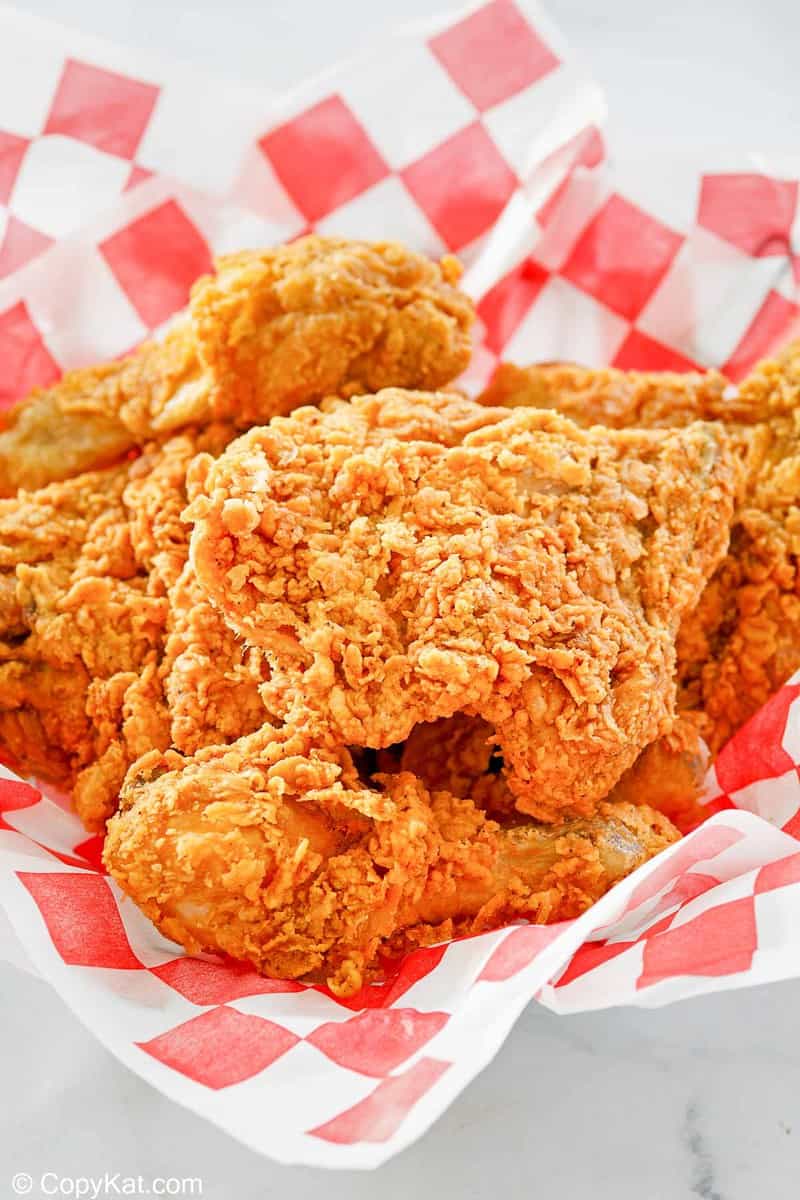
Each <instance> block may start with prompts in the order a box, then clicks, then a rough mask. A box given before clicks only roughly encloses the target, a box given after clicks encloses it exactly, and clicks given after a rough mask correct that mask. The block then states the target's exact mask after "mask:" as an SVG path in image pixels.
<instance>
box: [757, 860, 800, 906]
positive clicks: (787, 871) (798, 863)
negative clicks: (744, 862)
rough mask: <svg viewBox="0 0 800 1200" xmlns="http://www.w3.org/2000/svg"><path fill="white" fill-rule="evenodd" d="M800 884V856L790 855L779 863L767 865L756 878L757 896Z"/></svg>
mask: <svg viewBox="0 0 800 1200" xmlns="http://www.w3.org/2000/svg"><path fill="white" fill-rule="evenodd" d="M793 883H800V854H789V855H787V857H786V858H779V859H778V861H777V862H771V863H767V865H766V866H765V867H762V868H761V870H760V871H759V872H758V875H757V876H756V886H755V894H756V895H757V896H760V895H761V893H762V892H774V891H775V889H776V888H782V887H790V886H791V885H792V884H793Z"/></svg>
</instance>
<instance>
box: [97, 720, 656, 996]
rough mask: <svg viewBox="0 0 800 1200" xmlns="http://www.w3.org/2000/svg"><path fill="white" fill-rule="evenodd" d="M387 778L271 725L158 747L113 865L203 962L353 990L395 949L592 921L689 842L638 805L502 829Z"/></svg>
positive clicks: (147, 909)
mask: <svg viewBox="0 0 800 1200" xmlns="http://www.w3.org/2000/svg"><path fill="white" fill-rule="evenodd" d="M379 783H380V784H381V785H382V790H381V791H376V790H373V789H371V788H368V787H366V786H365V785H364V784H363V783H362V782H361V780H360V779H359V777H358V774H357V772H356V770H355V767H354V765H353V762H352V760H351V758H350V756H349V755H348V753H347V751H345V750H342V749H340V750H334V749H329V750H324V749H320V748H317V747H315V746H314V745H313V743H312V742H311V741H310V740H309V737H308V735H307V733H305V732H302V731H295V732H293V733H288V732H287V731H285V730H283V731H278V730H274V729H271V728H270V727H268V726H265V727H264V729H262V730H261V731H259V733H257V734H254V735H251V736H250V737H249V738H245V739H243V740H242V741H240V742H238V743H236V744H235V745H233V746H231V747H229V748H228V749H227V750H219V749H214V750H207V751H201V752H200V753H199V754H198V755H197V756H196V758H195V759H194V760H191V761H189V762H184V761H183V760H181V759H180V757H179V756H178V755H175V754H167V755H158V754H156V753H154V754H151V755H149V756H147V757H146V758H144V759H142V760H141V761H140V762H139V763H138V764H137V765H136V767H135V768H134V769H133V770H132V771H131V773H130V775H129V777H128V781H127V784H126V787H125V790H124V793H123V799H122V806H121V809H120V811H119V812H118V814H117V815H116V816H115V817H114V818H113V819H112V820H111V822H110V823H109V829H108V836H107V839H106V845H105V853H104V857H105V863H106V866H107V867H108V869H109V870H110V872H111V874H112V875H113V876H114V878H115V879H116V880H117V881H118V882H119V883H120V884H121V886H122V887H123V889H124V890H125V891H126V892H127V893H128V894H129V895H131V896H132V897H133V899H134V900H135V902H136V904H137V905H138V906H139V907H140V908H141V909H142V911H143V912H144V913H145V914H146V915H147V916H148V917H149V918H150V920H152V921H153V922H154V924H156V925H157V926H158V928H159V929H160V930H161V931H162V932H163V933H164V934H165V935H166V936H167V937H169V938H172V939H173V940H175V941H178V942H180V943H181V944H182V945H183V946H185V947H186V948H187V950H189V951H190V952H196V951H198V950H212V951H223V952H225V953H227V954H230V955H231V956H232V957H234V958H238V959H245V960H247V961H249V962H251V963H252V964H253V965H254V966H255V967H256V968H257V969H258V970H259V971H262V972H264V973H265V974H269V975H273V976H277V977H279V978H283V979H297V978H305V979H311V980H314V979H316V980H319V981H321V982H325V983H327V984H328V986H329V987H330V988H331V990H332V991H333V992H334V993H336V994H338V995H341V996H349V995H352V994H353V993H355V992H357V991H358V990H359V989H360V988H361V986H362V985H363V984H364V983H366V982H369V980H370V978H372V977H374V976H375V974H376V973H377V970H378V966H379V962H378V959H379V956H380V955H381V953H384V954H386V953H389V954H396V953H398V952H400V951H402V950H404V949H407V948H410V947H413V946H417V945H424V944H430V943H433V942H440V941H443V940H446V939H448V938H452V937H455V936H458V935H461V934H466V933H476V932H481V931H484V930H486V929H490V928H495V927H497V926H499V925H502V924H503V923H505V922H508V921H513V920H519V919H520V918H527V919H529V920H532V921H537V922H548V921H557V920H564V919H567V918H569V917H574V916H577V915H578V914H579V913H581V912H583V911H584V910H585V909H586V908H588V907H589V905H590V904H592V903H593V902H594V901H595V900H596V899H598V898H599V897H600V896H601V895H603V894H604V893H605V892H606V891H607V890H608V889H609V888H610V887H611V886H612V885H613V884H614V883H615V882H617V880H619V879H621V878H623V877H624V876H626V875H628V874H630V872H631V871H632V870H634V869H635V868H636V867H637V866H639V865H640V864H641V863H643V862H644V861H645V860H646V859H647V858H650V857H652V856H653V855H654V854H656V853H657V852H658V851H660V850H662V849H664V848H665V847H666V846H668V845H670V844H671V843H672V842H673V841H675V840H676V838H677V836H678V835H677V833H676V831H675V830H674V829H673V827H672V826H671V825H670V823H669V821H667V820H666V818H664V817H662V816H661V815H660V814H658V813H655V812H648V811H647V810H645V809H642V808H636V807H634V806H631V805H601V806H600V808H599V809H598V811H597V812H596V814H595V815H594V816H592V817H590V818H587V819H584V820H577V821H573V822H571V823H568V824H566V825H564V826H561V827H555V828H552V829H550V828H544V827H541V826H537V825H535V824H533V823H530V822H529V823H527V824H520V825H516V826H508V827H505V828H503V827H501V826H500V825H498V824H497V823H496V822H495V821H492V820H490V819H488V818H487V816H486V815H485V813H483V812H482V811H481V810H480V809H479V808H477V807H476V806H475V805H474V804H473V803H472V802H471V801H469V800H459V799H457V798H455V797H453V796H451V795H449V794H448V793H446V792H438V793H433V794H431V793H429V792H428V791H427V790H426V789H425V788H424V787H423V785H422V784H421V783H420V782H419V781H418V780H417V779H416V778H415V777H414V776H413V775H411V774H408V773H406V774H400V775H395V776H387V777H384V778H381V779H379Z"/></svg>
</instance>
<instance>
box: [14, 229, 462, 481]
mask: <svg viewBox="0 0 800 1200" xmlns="http://www.w3.org/2000/svg"><path fill="white" fill-rule="evenodd" d="M460 274H461V268H460V266H459V264H458V262H457V261H456V259H454V258H451V257H447V258H444V259H442V261H441V263H439V264H437V263H434V262H431V261H430V260H428V259H426V258H424V257H423V256H421V255H418V254H414V253H412V252H411V251H409V250H407V249H405V247H403V246H400V245H398V244H397V243H394V242H375V243H370V242H352V241H346V240H344V239H341V238H321V237H307V238H302V239H300V240H299V241H297V242H293V243H292V244H291V245H288V246H279V247H277V248H275V249H272V250H265V251H247V252H244V253H241V254H233V255H228V256H226V257H223V258H221V259H219V260H218V261H217V263H216V274H215V275H212V276H208V277H205V278H202V279H200V280H199V281H198V282H197V283H196V284H195V286H194V288H193V289H192V296H191V302H190V305H189V310H188V312H187V313H186V314H184V315H183V316H182V317H181V318H180V319H179V320H178V322H177V324H176V326H175V327H174V328H173V330H172V331H171V332H170V333H169V334H168V335H167V337H166V338H165V340H164V341H163V342H161V343H159V342H147V343H145V344H144V345H143V346H142V347H141V348H140V349H139V350H138V351H137V352H136V353H135V354H133V355H132V356H130V357H129V358H125V359H123V360H121V361H119V362H116V363H109V364H107V365H105V366H102V367H92V368H89V369H87V370H80V371H71V372H69V373H68V374H67V375H65V376H64V378H63V379H62V380H61V381H60V382H59V383H57V384H55V385H54V386H53V387H51V388H49V389H47V390H46V391H41V392H37V393H34V395H33V396H32V397H31V398H30V399H29V400H27V401H24V402H22V403H21V404H19V405H17V407H16V408H15V409H13V410H12V411H11V412H10V413H8V414H6V415H5V417H4V420H3V427H2V429H0V496H9V495H13V494H14V492H15V491H16V490H17V488H19V487H24V488H28V489H31V488H37V487H41V486H43V485H44V484H46V483H49V482H51V481H54V480H63V479H67V478H69V477H71V476H73V475H75V474H77V473H79V472H82V471H86V470H89V469H92V468H95V467H98V466H103V465H105V464H108V463H111V462H113V461H114V460H115V459H117V458H119V457H120V456H121V455H122V454H124V453H125V452H126V451H127V450H129V449H130V448H131V447H133V446H141V445H143V444H144V443H145V442H147V441H150V440H152V439H153V438H164V437H167V436H169V435H170V434H172V433H174V432H175V431H176V430H178V429H181V428H183V427H185V426H187V425H195V424H201V423H204V422H208V421H210V420H212V419H216V420H220V419H221V420H226V421H232V422H233V423H234V424H236V425H238V427H239V428H245V427H246V426H247V425H250V424H253V423H254V422H256V421H267V420H269V419H270V417H272V416H274V415H275V414H276V413H285V412H289V411H290V410H291V409H292V408H294V407H296V406H297V405H300V404H309V403H313V402H315V401H317V400H320V399H322V397H323V396H326V395H329V394H338V395H348V394H351V393H352V392H354V391H359V390H362V391H364V390H372V389H377V388H380V387H385V386H389V385H391V386H397V387H438V386H440V385H441V384H444V383H448V382H449V381H450V380H452V379H454V378H455V377H456V376H457V375H458V374H459V373H460V372H461V371H462V370H463V369H464V367H465V366H466V365H467V362H468V360H469V354H470V326H471V324H472V320H473V310H472V304H471V302H470V300H469V299H468V298H467V297H466V296H465V295H464V294H463V293H462V292H460V291H459V290H458V288H457V287H456V284H457V282H458V279H459V276H460Z"/></svg>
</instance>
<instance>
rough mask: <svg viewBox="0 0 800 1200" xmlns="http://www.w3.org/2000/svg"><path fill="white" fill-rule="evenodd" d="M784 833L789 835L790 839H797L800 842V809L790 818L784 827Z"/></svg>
mask: <svg viewBox="0 0 800 1200" xmlns="http://www.w3.org/2000/svg"><path fill="white" fill-rule="evenodd" d="M782 828H783V832H784V833H788V834H789V836H790V837H793V838H797V839H798V841H800V809H798V810H797V812H796V813H795V814H794V816H793V817H790V818H789V820H788V821H787V822H786V824H785V825H783V826H782Z"/></svg>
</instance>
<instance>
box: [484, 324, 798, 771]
mask: <svg viewBox="0 0 800 1200" xmlns="http://www.w3.org/2000/svg"><path fill="white" fill-rule="evenodd" d="M482 399H483V400H484V401H487V400H488V401H489V402H492V403H493V402H496V401H497V400H498V399H502V400H504V401H506V402H510V403H512V404H514V405H533V406H536V407H538V406H540V405H544V406H545V407H546V408H548V409H552V408H555V409H558V410H559V411H563V412H564V413H566V414H568V415H569V416H571V417H572V418H573V419H574V420H576V421H577V422H578V423H580V424H582V425H589V426H591V425H594V424H596V423H611V424H613V425H615V426H617V427H626V426H628V425H630V424H636V425H637V426H641V425H645V426H646V425H651V426H659V427H666V426H683V425H686V424H687V423H688V422H690V421H692V420H695V419H697V418H698V417H701V418H703V419H714V420H722V421H724V422H725V424H726V428H727V430H728V433H729V436H730V439H731V441H732V443H733V445H734V448H735V449H736V451H737V453H738V455H739V457H740V459H741V461H742V463H743V470H742V472H741V476H740V477H741V480H742V487H741V488H740V492H739V495H738V498H737V509H736V515H735V518H734V522H733V527H732V531H731V543H730V549H729V552H728V554H727V555H726V557H725V558H724V560H723V561H722V563H721V564H720V566H719V567H718V569H717V571H716V574H715V575H714V577H713V578H712V580H711V581H710V583H709V585H708V587H707V588H706V589H705V591H704V593H703V595H702V597H701V599H700V602H699V604H698V605H697V607H696V608H695V609H694V610H693V611H692V612H691V613H690V614H688V615H687V616H686V617H685V619H684V621H683V623H682V625H681V630H680V635H679V638H678V644H677V648H678V689H679V690H678V706H679V709H680V710H681V711H683V712H685V713H687V714H689V715H691V716H692V717H693V719H694V728H695V729H696V731H697V734H698V735H702V736H703V737H704V738H705V739H706V741H707V743H708V745H709V747H710V749H711V751H712V753H714V754H715V753H716V752H717V751H719V749H720V748H721V747H722V746H723V745H724V744H725V742H726V741H727V740H728V739H729V738H730V737H731V735H732V734H733V733H735V732H736V730H737V729H738V728H740V726H741V725H743V724H744V722H745V721H747V720H748V718H749V717H751V716H752V715H753V714H754V713H755V712H756V711H757V710H758V709H759V708H760V707H761V706H762V705H763V704H764V703H765V701H766V700H767V699H768V698H769V697H770V696H771V695H772V694H773V693H774V692H775V691H776V690H777V689H778V688H779V687H780V686H781V684H782V683H784V682H785V681H786V679H787V678H788V677H789V676H790V675H791V674H792V673H793V672H794V671H796V670H797V669H798V668H800V575H799V574H798V553H799V552H800V343H794V344H792V345H790V346H788V347H787V348H786V349H785V350H784V351H783V352H782V353H781V354H780V355H778V356H777V357H776V358H774V359H772V360H769V361H766V362H764V363H760V364H759V365H758V366H757V367H756V369H755V370H754V371H753V373H752V374H751V375H750V376H749V377H748V378H747V379H745V380H744V381H743V382H742V384H741V385H740V386H739V387H738V388H736V387H734V386H733V385H731V384H726V383H725V381H724V379H723V378H722V377H721V376H720V375H718V374H716V373H713V372H712V373H710V374H709V375H707V376H702V375H687V376H681V375H674V374H666V375H660V374H650V375H648V374H644V373H640V372H623V371H614V370H607V371H590V370H587V369H584V368H576V367H569V366H559V365H545V366H543V367H531V368H527V369H520V368H515V367H511V366H509V365H504V366H503V367H501V368H500V369H499V370H498V372H497V374H496V376H495V380H494V381H493V383H492V385H490V387H489V389H488V390H487V392H485V393H484V395H483V397H482Z"/></svg>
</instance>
